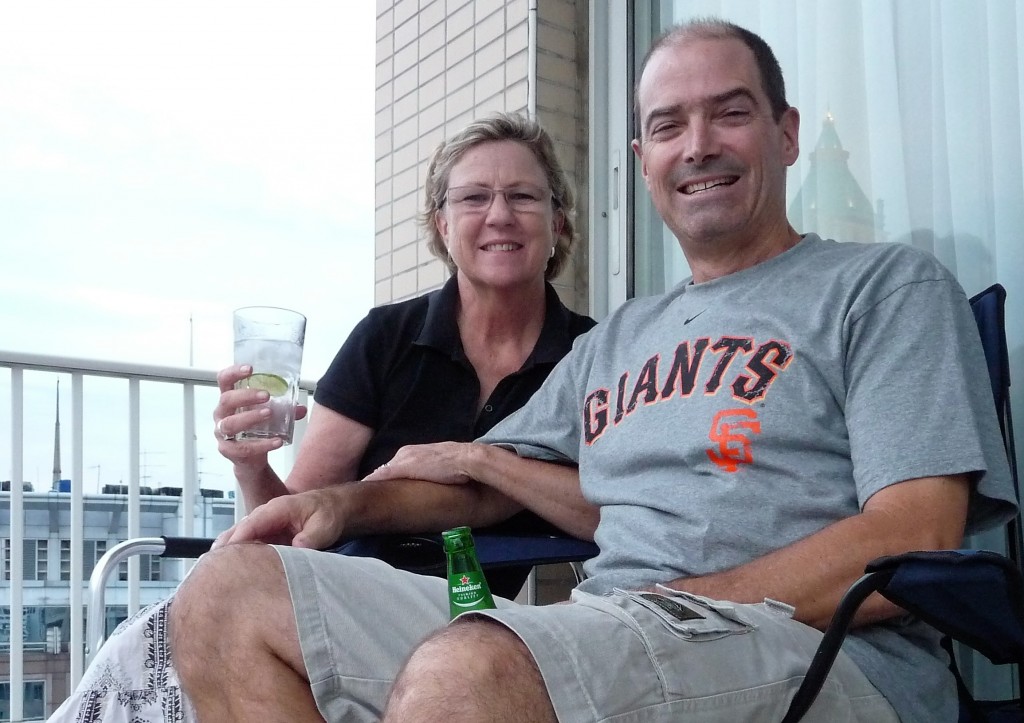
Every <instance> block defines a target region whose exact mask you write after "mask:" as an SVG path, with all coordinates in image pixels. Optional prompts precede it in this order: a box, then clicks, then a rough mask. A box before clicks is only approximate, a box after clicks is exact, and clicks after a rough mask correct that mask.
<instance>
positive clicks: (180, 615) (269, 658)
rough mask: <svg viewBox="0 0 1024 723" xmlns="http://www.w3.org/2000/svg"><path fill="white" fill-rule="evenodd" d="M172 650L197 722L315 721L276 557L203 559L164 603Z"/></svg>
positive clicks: (241, 551) (227, 553)
mask: <svg viewBox="0 0 1024 723" xmlns="http://www.w3.org/2000/svg"><path fill="white" fill-rule="evenodd" d="M170 630H171V650H172V654H173V656H174V661H175V665H176V667H177V669H178V675H179V677H180V678H181V685H182V689H183V690H184V691H185V693H186V694H187V695H188V696H189V698H190V699H191V701H192V703H193V704H194V705H195V707H196V712H197V713H198V716H199V720H200V721H256V720H258V721H267V723H291V722H292V721H322V720H323V718H322V717H321V715H320V713H319V712H318V711H317V708H316V704H315V703H314V701H313V695H312V693H311V691H310V688H309V680H308V679H307V678H306V668H305V665H304V664H303V662H302V650H301V648H300V647H299V636H298V631H297V630H296V627H295V613H294V611H293V609H292V604H291V597H290V596H289V594H288V583H287V580H286V578H285V574H284V566H283V565H282V564H281V558H280V557H279V556H278V554H277V552H275V551H274V550H273V548H271V547H269V546H267V545H260V544H239V545H228V546H227V547H224V548H221V549H219V550H216V551H214V552H212V553H210V554H209V555H206V556H205V557H203V559H202V560H201V561H200V563H199V565H198V566H197V567H196V569H195V570H193V571H192V574H191V575H189V577H188V578H187V579H186V580H185V582H184V583H182V585H181V588H180V590H179V591H178V593H177V594H176V595H175V598H174V601H173V602H172V603H171V610H170Z"/></svg>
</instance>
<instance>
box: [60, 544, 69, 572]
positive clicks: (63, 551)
mask: <svg viewBox="0 0 1024 723" xmlns="http://www.w3.org/2000/svg"><path fill="white" fill-rule="evenodd" d="M60 579H61V580H65V581H67V580H70V579H71V540H61V541H60Z"/></svg>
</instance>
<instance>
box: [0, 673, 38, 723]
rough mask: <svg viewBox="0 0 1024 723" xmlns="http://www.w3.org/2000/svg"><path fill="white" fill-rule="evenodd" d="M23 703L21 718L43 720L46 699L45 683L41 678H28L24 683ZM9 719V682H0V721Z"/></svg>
mask: <svg viewBox="0 0 1024 723" xmlns="http://www.w3.org/2000/svg"><path fill="white" fill-rule="evenodd" d="M24 686H25V687H24V691H25V697H24V699H23V700H24V704H23V708H22V711H23V712H24V714H25V715H24V717H23V718H22V720H43V717H44V716H43V705H44V702H45V701H46V683H45V682H43V681H42V680H28V681H25V683H24ZM10 719H11V684H10V683H0V721H9V720H10Z"/></svg>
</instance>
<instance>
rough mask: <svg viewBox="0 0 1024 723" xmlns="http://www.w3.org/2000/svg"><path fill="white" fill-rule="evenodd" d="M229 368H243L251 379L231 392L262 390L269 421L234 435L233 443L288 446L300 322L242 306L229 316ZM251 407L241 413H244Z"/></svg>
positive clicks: (283, 312) (294, 315) (292, 315)
mask: <svg viewBox="0 0 1024 723" xmlns="http://www.w3.org/2000/svg"><path fill="white" fill-rule="evenodd" d="M234 318H235V364H248V365H249V366H251V367H252V376H250V377H249V378H247V379H243V380H241V381H240V382H238V383H237V384H236V385H235V388H236V389H262V390H263V391H265V392H267V393H268V394H270V400H269V401H267V402H266V403H265V404H266V406H268V407H270V412H271V413H270V417H268V418H267V419H266V420H264V421H262V422H259V423H257V424H255V425H253V426H252V427H250V428H249V429H246V430H243V431H241V432H239V433H238V434H236V435H235V436H236V437H237V438H238V439H253V438H256V439H269V438H272V437H279V438H281V439H282V440H283V441H284V443H285V444H291V442H292V433H293V432H294V430H295V405H296V404H297V403H298V398H299V367H300V366H301V365H302V344H303V342H304V341H305V338H306V317H305V316H303V315H302V314H300V313H298V312H297V311H291V310H290V309H279V308H276V307H273V306H246V307H244V308H241V309H237V310H236V311H235V317H234ZM255 408H256V407H244V408H242V409H240V410H239V411H247V410H249V409H255Z"/></svg>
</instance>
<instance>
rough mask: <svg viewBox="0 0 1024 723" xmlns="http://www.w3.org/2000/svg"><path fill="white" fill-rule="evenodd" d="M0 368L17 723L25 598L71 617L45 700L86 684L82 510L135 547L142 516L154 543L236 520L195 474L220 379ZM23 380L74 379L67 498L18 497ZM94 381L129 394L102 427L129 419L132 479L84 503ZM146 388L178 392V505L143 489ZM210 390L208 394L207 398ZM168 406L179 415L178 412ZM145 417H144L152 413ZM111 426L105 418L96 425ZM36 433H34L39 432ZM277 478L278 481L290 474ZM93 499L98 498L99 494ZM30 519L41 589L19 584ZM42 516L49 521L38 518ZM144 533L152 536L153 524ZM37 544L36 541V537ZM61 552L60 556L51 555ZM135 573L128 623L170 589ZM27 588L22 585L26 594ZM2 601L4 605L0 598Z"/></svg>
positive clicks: (18, 363) (7, 359)
mask: <svg viewBox="0 0 1024 723" xmlns="http://www.w3.org/2000/svg"><path fill="white" fill-rule="evenodd" d="M0 368H6V369H9V376H8V377H7V378H5V375H4V374H3V372H0V399H2V398H3V396H4V392H5V387H7V390H9V398H10V416H9V428H10V460H9V464H10V467H9V471H10V480H11V484H10V489H9V491H4V492H0V534H2V536H3V537H5V538H7V540H9V542H7V543H6V548H5V553H6V556H8V559H7V560H3V561H0V563H2V569H3V571H4V575H3V578H9V579H0V590H2V589H3V588H8V589H9V591H10V603H9V609H10V612H9V619H8V620H7V621H0V624H2V626H3V627H6V628H7V629H8V630H9V641H3V642H4V645H3V648H4V650H3V652H4V653H6V652H8V651H9V655H10V657H9V675H3V673H4V672H7V671H3V670H2V669H0V679H4V680H3V681H2V682H9V683H10V688H9V690H10V691H11V701H10V713H11V715H10V720H21V719H23V705H24V703H23V690H24V683H25V681H26V676H25V667H24V666H25V660H26V654H28V655H30V656H31V655H32V654H35V653H38V651H37V648H39V645H38V644H37V643H36V642H35V641H26V640H25V637H24V625H23V624H22V621H23V619H24V612H25V607H26V594H28V595H29V599H28V603H29V604H31V605H51V606H52V605H55V604H57V605H61V606H68V607H69V608H70V610H69V620H70V642H69V643H68V646H67V650H68V658H69V668H70V669H69V671H68V675H67V677H66V678H65V679H64V680H65V681H66V682H64V683H63V685H62V686H61V687H65V688H67V690H53V691H50V692H48V694H47V697H48V698H49V699H51V700H52V701H54V702H55V704H58V703H59V702H60V701H62V700H63V698H64V697H66V696H67V694H68V693H69V692H70V689H71V688H73V687H74V686H75V685H77V683H78V681H79V680H80V679H81V677H82V673H83V666H84V662H85V650H84V646H85V638H84V632H85V631H84V615H85V610H84V600H85V588H86V585H87V583H88V576H87V575H83V564H84V563H83V560H84V558H85V552H86V549H85V545H86V540H87V538H86V536H85V530H86V519H85V518H86V511H87V510H93V511H94V512H97V513H101V512H103V511H104V510H106V514H107V517H104V518H103V520H104V522H103V525H104V526H103V533H104V534H106V535H107V536H109V535H111V534H114V535H117V536H121V535H122V533H123V536H124V537H126V538H132V537H139V536H140V534H143V529H142V526H143V525H142V521H143V517H144V516H148V517H146V519H147V520H148V521H149V523H152V521H153V520H157V521H158V522H157V523H156V524H158V525H159V526H160V527H161V529H160V530H158V531H157V533H156V534H161V533H163V534H172V535H180V536H186V537H191V536H210V535H212V534H213V533H214V532H216V531H217V529H220V528H223V527H226V526H227V525H229V524H230V523H231V521H232V519H233V518H234V516H235V515H237V514H238V511H237V510H235V511H234V514H232V509H231V507H232V505H233V502H232V501H231V500H229V499H223V500H208V499H204V497H206V495H204V494H201V490H200V489H199V478H200V470H199V455H198V453H197V427H198V428H199V429H200V430H201V434H202V435H204V438H205V437H208V436H209V435H210V430H209V427H210V421H209V420H210V414H211V411H212V404H211V406H210V408H206V404H204V405H202V408H200V409H198V410H197V408H196V394H197V389H199V390H200V393H201V395H202V396H203V398H204V399H206V400H209V399H215V398H216V391H215V388H216V372H214V371H209V370H199V369H193V368H175V367H162V366H153V365H142V364H126V363H120V362H110V361H96V360H88V359H72V358H63V357H52V356H43V355H36V354H23V353H15V352H5V351H0ZM26 372H29V373H30V374H32V375H33V379H34V378H35V375H36V373H42V374H51V375H53V376H54V378H55V379H61V378H62V377H65V378H66V377H67V376H70V381H71V384H70V386H71V390H70V391H71V394H70V397H71V400H70V410H71V415H70V417H71V418H70V431H71V448H70V450H69V451H70V459H69V460H68V461H69V462H70V465H69V466H70V475H69V476H70V489H69V491H59V490H54V491H50V490H48V491H46V493H45V494H40V493H39V492H38V491H37V492H26V491H25V490H24V489H23V486H22V481H23V480H24V479H25V454H24V450H25V442H26V439H25V430H26V415H25V409H26V405H25V389H26V384H25V376H26ZM94 377H106V378H108V379H110V378H112V379H115V380H121V381H122V382H123V386H121V385H119V384H117V383H116V382H115V383H114V384H115V386H116V387H118V388H119V389H121V390H122V391H121V393H124V390H126V392H127V405H126V409H124V410H123V411H116V410H115V411H114V412H109V411H108V410H106V408H104V409H103V410H101V412H102V413H103V414H105V415H107V416H108V417H109V416H111V415H112V416H115V417H116V416H120V415H124V416H125V417H126V420H125V419H124V418H121V419H117V420H116V421H117V425H116V426H121V427H122V428H125V429H126V435H125V437H124V438H123V439H122V440H121V441H120V443H119V444H118V453H119V454H123V457H122V459H124V460H125V467H126V468H127V470H128V473H127V476H128V479H127V484H124V485H123V487H125V488H126V489H125V490H121V489H118V490H117V491H118V492H122V493H121V494H115V495H109V494H108V495H99V494H92V495H91V494H86V492H85V488H84V478H85V459H86V458H87V451H88V450H87V449H86V444H85V441H84V440H85V439H86V436H85V424H84V419H85V415H86V410H85V399H86V395H85V393H84V390H85V388H86V380H90V379H91V378H94ZM149 383H159V384H160V385H162V386H161V388H162V389H164V388H166V386H167V385H172V386H177V387H179V388H180V390H181V396H180V400H181V403H182V406H181V407H180V420H181V422H180V426H179V425H177V423H174V422H172V424H173V425H174V426H175V427H177V428H178V432H177V433H178V434H180V450H181V452H180V454H181V459H180V460H179V462H180V470H181V472H180V473H175V474H179V476H177V477H175V478H172V479H169V480H166V481H167V483H168V484H170V485H172V487H173V488H174V489H173V491H172V492H171V493H170V494H172V495H174V494H176V493H177V488H178V487H180V497H178V498H174V499H172V498H168V497H166V496H164V497H158V496H157V495H152V496H151V495H149V494H146V493H147V492H149V491H150V490H148V489H147V488H145V487H143V486H142V481H143V478H144V464H145V462H144V453H143V452H142V447H141V439H142V434H141V430H142V418H143V414H142V401H141V400H142V391H141V390H142V389H143V385H148V384H149ZM300 386H301V389H302V391H301V392H300V394H301V400H300V401H301V403H303V404H308V403H309V395H310V393H311V392H312V390H313V385H312V384H311V383H309V382H302V383H301V385H300ZM206 388H213V389H210V390H208V389H206ZM173 406H175V407H177V404H175V405H173ZM33 409H35V407H33ZM52 409H53V408H52V407H49V406H47V410H48V411H49V410H52ZM197 412H198V419H200V420H202V422H201V423H198V424H197ZM50 413H52V412H50ZM178 413H179V411H178V410H177V409H176V410H168V414H167V415H166V416H168V417H171V418H173V417H174V415H175V414H178ZM0 414H2V411H0ZM33 414H34V415H36V416H38V413H37V412H35V411H33ZM146 416H147V417H148V416H150V411H149V409H148V408H147V415H146ZM97 418H98V417H97V416H96V415H95V414H93V415H91V416H90V424H92V423H93V422H92V421H91V420H93V419H97ZM3 421H4V420H3V419H2V418H0V429H2V428H3V426H6V425H4V424H2V422H3ZM113 421H114V420H110V419H107V418H106V417H103V418H102V419H101V421H100V424H104V423H106V422H113ZM125 421H126V422H127V424H126V426H125V425H124V423H125ZM161 424H162V426H163V427H164V428H166V426H167V420H166V419H161ZM36 427H38V424H37V425H36ZM304 427H305V425H304V423H303V422H299V423H297V424H296V432H295V436H296V439H295V444H294V445H293V446H292V447H290V450H291V454H294V450H295V449H296V448H297V447H298V443H299V441H300V440H301V436H302V433H303V431H304ZM50 439H52V437H50ZM178 444H179V442H178V440H174V443H173V446H175V447H178ZM2 449H3V446H2V444H0V450H2ZM278 456H279V457H290V455H288V454H285V455H280V454H279V455H278ZM92 458H93V455H89V459H92ZM5 461H6V460H4V459H3V458H2V457H0V479H2V478H3V477H4V474H5V472H6V471H7V470H6V469H5V466H6V465H5ZM278 463H282V464H284V465H286V466H287V467H290V463H291V459H290V458H289V459H279V460H275V465H276V464H278ZM173 466H174V467H175V469H177V468H178V466H179V465H178V464H177V463H176V464H174V465H173ZM224 467H225V469H227V470H230V465H229V464H228V463H227V462H226V461H225V462H224ZM279 471H282V472H283V471H286V469H285V470H279ZM228 474H229V473H228ZM62 476H64V475H62ZM97 477H98V474H97ZM165 479H166V478H165ZM37 484H38V480H37ZM98 484H99V481H98V479H97V486H98ZM122 484H123V482H122ZM99 491H100V490H98V489H97V492H99ZM193 501H195V504H191V502H193ZM239 507H240V506H239ZM8 510H9V520H10V521H9V524H7V525H5V524H4V520H3V517H5V516H6V515H4V513H5V512H7V511H8ZM122 513H124V514H122ZM90 514H92V513H90ZM26 515H29V516H32V515H36V517H35V518H32V519H36V522H34V523H32V524H33V526H34V527H33V528H34V529H35V530H36V534H39V530H43V533H42V537H43V538H44V539H47V540H48V542H50V543H52V544H43V545H42V546H41V547H40V549H42V550H44V551H45V552H46V553H47V554H49V560H50V563H51V564H49V565H47V564H46V561H45V560H43V561H42V563H41V564H42V567H40V568H38V570H40V571H42V572H41V573H39V574H40V576H41V577H42V578H43V579H42V581H40V580H38V579H37V577H36V576H33V577H32V579H31V580H29V581H26V580H25V579H24V572H25V570H24V562H25V560H24V552H23V550H24V540H25V539H26V519H27V518H26ZM40 515H44V516H45V517H39V516H40ZM213 515H216V516H218V517H219V518H221V519H218V520H217V524H216V525H212V524H206V522H207V521H208V520H210V519H212V516H213ZM225 516H227V519H223V518H225ZM125 518H126V519H125ZM40 519H46V520H48V522H46V523H42V524H40V523H39V522H38V520H40ZM197 520H199V529H197ZM95 522H96V520H95V519H94V520H92V521H91V522H90V526H91V527H92V526H95ZM149 526H150V527H151V524H149ZM5 528H7V529H5ZM214 528H217V529H214ZM145 534H153V532H152V530H151V529H147V531H146V532H145ZM33 536H36V535H35V534H34V535H33ZM58 540H70V551H68V550H67V549H66V545H67V543H66V542H64V543H61V542H58ZM62 544H63V546H64V549H55V548H58V547H60V546H61V545H62ZM89 544H90V545H94V544H95V543H92V542H90V543H89ZM54 563H56V564H54ZM139 564H140V562H139V559H138V558H135V559H132V560H130V561H129V564H128V579H127V584H126V585H125V586H124V589H121V590H118V593H120V594H119V595H118V596H116V598H115V599H116V600H118V601H119V602H120V603H121V604H125V605H126V606H127V609H128V614H131V613H132V612H135V611H136V610H137V609H138V608H139V605H140V590H142V592H143V594H145V595H146V596H147V597H151V596H152V595H153V594H156V593H157V592H159V593H163V592H164V590H165V589H166V587H167V586H166V585H164V586H163V587H162V588H161V587H160V586H154V585H153V584H152V583H149V582H144V583H142V587H141V588H140V582H139V578H140V575H139V572H140V570H139ZM54 568H57V569H54ZM167 577H171V578H172V579H173V578H176V577H178V576H175V575H171V576H165V577H161V579H162V580H167ZM26 582H28V584H27V585H26ZM55 588H59V594H56V595H55V594H54V593H53V591H54V589H55ZM157 588H160V589H157ZM0 597H5V596H3V595H2V593H0ZM55 601H56V602H55ZM146 602H149V600H148V599H147V600H146ZM58 647H59V646H58ZM33 679H34V678H33ZM54 685H56V684H54ZM46 708H47V710H46V711H45V713H46V714H47V715H48V714H49V713H50V712H52V710H51V706H50V705H47V706H46Z"/></svg>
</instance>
